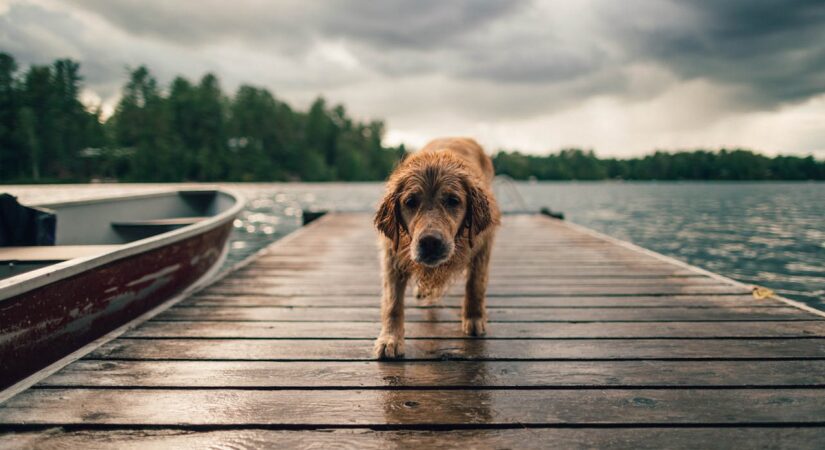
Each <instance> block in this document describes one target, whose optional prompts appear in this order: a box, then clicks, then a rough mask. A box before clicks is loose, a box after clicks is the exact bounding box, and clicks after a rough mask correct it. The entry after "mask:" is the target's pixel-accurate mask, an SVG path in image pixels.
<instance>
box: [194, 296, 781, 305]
mask: <svg viewBox="0 0 825 450" xmlns="http://www.w3.org/2000/svg"><path fill="white" fill-rule="evenodd" d="M379 302H380V299H378V298H376V297H374V296H365V295H362V296H343V295H333V296H315V297H312V296H267V295H232V296H230V295H213V294H209V293H203V294H197V295H194V296H192V297H190V298H189V299H187V300H185V301H183V302H181V303H179V305H180V306H239V307H243V306H290V307H295V306H299V307H330V306H333V307H342V308H343V307H347V308H363V307H368V308H374V307H376V306H377V305H378V304H379ZM407 303H408V304H407V305H406V307H407V308H416V307H419V306H421V305H422V304H421V302H418V301H417V300H416V299H414V298H412V296H411V299H410V300H409V301H408V302H407ZM459 304H460V300H459V299H458V298H457V297H447V298H444V299H442V300H441V301H440V302H439V303H437V304H436V305H444V306H448V307H457V306H458V305H459ZM428 306H429V305H428ZM487 306H488V307H490V308H505V307H506V308H523V307H534V308H539V307H541V308H594V307H606V308H646V307H667V306H675V307H684V308H724V307H742V306H757V307H783V308H787V307H788V305H787V304H786V303H782V302H780V301H779V300H776V299H772V298H767V299H763V300H759V301H757V300H755V299H754V298H753V296H751V295H708V296H701V295H682V296H666V295H662V296H618V297H583V296H582V297H537V296H531V297H516V296H514V297H490V298H488V299H487Z"/></svg>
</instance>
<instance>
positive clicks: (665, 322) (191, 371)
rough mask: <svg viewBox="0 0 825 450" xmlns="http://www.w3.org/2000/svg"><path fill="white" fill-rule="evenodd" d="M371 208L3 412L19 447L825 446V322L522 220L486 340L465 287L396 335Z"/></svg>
mask: <svg viewBox="0 0 825 450" xmlns="http://www.w3.org/2000/svg"><path fill="white" fill-rule="evenodd" d="M379 277H380V275H379V270H378V258H377V246H376V233H375V231H374V230H373V228H372V225H371V217H370V216H369V215H368V214H329V215H327V216H324V217H322V218H321V219H319V220H317V221H316V222H314V223H312V224H310V225H309V226H307V227H305V228H303V229H302V230H300V231H298V232H296V233H294V234H293V235H291V236H289V237H287V238H285V239H283V240H281V241H279V242H277V243H275V244H274V245H272V246H271V247H269V248H268V250H267V251H266V252H264V253H263V254H261V255H260V256H259V257H257V258H256V259H255V260H254V261H252V262H251V263H249V264H248V265H245V266H244V267H242V268H240V269H238V270H236V271H235V272H233V273H232V274H230V275H229V276H227V277H225V278H223V279H221V280H220V281H218V282H217V283H215V284H213V285H212V286H211V287H209V288H207V289H205V290H203V291H201V292H199V293H197V294H196V295H194V296H191V297H190V298H187V299H185V300H183V301H181V302H180V303H178V304H177V305H175V306H173V307H171V308H169V309H168V310H166V311H164V312H162V313H161V314H159V315H157V316H155V317H154V318H153V319H151V320H149V321H147V322H145V323H143V324H141V325H139V326H137V327H135V328H133V329H131V330H130V331H128V332H126V333H125V334H123V335H121V336H120V337H118V338H117V339H114V340H111V341H110V342H108V343H105V344H103V345H102V346H100V347H99V348H97V349H96V350H94V351H93V352H91V353H89V354H88V355H86V356H85V357H83V358H81V359H79V360H77V361H75V362H73V363H71V364H70V365H68V366H66V367H65V368H63V369H62V370H60V371H58V372H56V373H54V374H53V375H51V376H49V377H47V378H45V379H43V380H42V381H40V382H39V383H38V384H36V385H35V386H33V387H31V388H29V389H27V390H25V391H23V392H21V393H19V394H18V395H16V396H14V397H12V398H11V399H9V400H7V401H6V402H5V403H3V404H2V405H0V433H2V434H0V447H11V448H16V447H26V446H31V447H55V448H56V447H62V446H77V447H81V448H87V449H88V448H97V447H108V446H111V447H117V448H131V447H140V448H143V447H144V446H161V447H169V448H182V447H187V448H190V447H191V448H204V447H207V446H211V445H221V444H223V445H226V446H233V445H234V446H238V447H251V448H255V447H276V448H289V447H293V446H295V447H298V446H300V447H306V446H313V445H314V446H317V447H318V448H328V447H348V446H349V447H352V448H387V447H417V446H418V447H421V448H433V447H450V446H455V447H463V448H548V447H563V448H569V447H591V448H592V447H596V448H605V447H632V448H648V447H651V448H660V447H690V448H717V447H722V448H724V447H737V448H749V447H792V448H800V447H802V448H805V447H820V448H821V447H822V446H823V445H825V320H823V316H821V315H816V314H815V313H814V312H812V311H807V310H804V309H800V308H798V307H795V306H794V305H792V304H789V303H787V302H785V301H782V300H779V299H774V298H771V299H763V300H757V299H755V298H753V296H752V295H751V294H750V292H749V290H748V289H747V287H745V286H742V285H739V284H735V283H731V282H728V281H726V280H725V279H722V278H721V277H717V276H713V275H712V274H708V273H707V272H703V271H701V270H698V269H695V268H691V267H689V266H686V265H683V264H679V263H676V262H674V261H672V260H669V259H667V258H665V257H662V256H660V255H656V254H653V253H651V252H647V251H644V250H641V249H639V248H636V247H634V246H632V245H629V244H626V243H622V242H618V241H615V240H613V239H610V238H606V237H604V236H601V235H598V234H596V233H593V232H590V231H588V230H585V229H582V228H580V227H577V226H575V225H571V224H568V223H565V222H561V221H557V220H554V219H550V218H547V217H543V216H539V215H516V216H506V217H505V218H504V223H503V226H502V228H501V230H500V232H499V237H498V239H497V242H496V248H495V250H494V253H493V263H492V269H491V277H490V284H489V295H488V305H489V317H490V325H489V327H488V330H489V331H488V336H487V337H485V338H465V337H464V336H462V335H461V331H460V324H459V322H458V311H459V310H458V308H457V306H458V302H459V298H458V296H459V295H461V289H460V286H456V288H455V289H453V290H452V291H451V292H450V294H449V295H448V297H447V298H446V299H445V300H444V302H443V305H442V306H438V307H422V306H419V305H417V304H416V301H415V299H414V298H412V296H408V298H407V311H408V313H407V326H406V331H407V343H406V350H407V352H406V353H407V356H406V359H405V360H403V361H400V362H378V361H374V360H372V356H371V350H372V341H373V339H374V338H375V337H376V335H377V333H378V331H379V323H378V319H379V310H378V306H379V292H380V278H379Z"/></svg>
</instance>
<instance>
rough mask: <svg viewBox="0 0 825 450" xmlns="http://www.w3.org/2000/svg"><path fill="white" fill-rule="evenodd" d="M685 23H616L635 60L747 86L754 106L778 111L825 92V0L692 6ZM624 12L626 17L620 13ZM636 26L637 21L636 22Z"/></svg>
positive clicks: (738, 0) (734, 0)
mask: <svg viewBox="0 0 825 450" xmlns="http://www.w3.org/2000/svg"><path fill="white" fill-rule="evenodd" d="M683 5H687V6H688V7H689V8H690V9H689V11H688V12H689V14H687V17H686V18H687V20H685V22H684V23H683V24H681V26H671V27H663V28H657V29H654V30H639V29H634V28H632V27H631V26H628V25H630V24H627V23H622V22H621V21H616V22H614V24H615V26H616V27H617V29H618V30H619V31H620V32H621V33H620V36H621V37H622V41H623V42H625V43H626V44H627V45H628V46H629V48H628V51H630V52H632V54H631V57H634V58H641V59H646V60H650V61H654V62H656V63H658V64H662V65H664V66H666V67H667V68H669V69H670V70H672V71H673V72H674V73H676V74H677V75H679V76H681V77H683V78H687V79H691V78H707V79H710V80H715V81H718V82H721V83H725V84H730V85H734V86H739V87H741V88H743V89H744V90H745V92H744V93H743V95H742V98H741V100H742V101H743V102H745V103H748V104H749V105H743V106H749V107H773V106H776V105H777V104H781V103H784V102H793V101H799V100H804V99H806V98H808V97H810V96H812V95H815V94H818V93H822V92H824V91H825V2H823V1H821V0H807V1H800V0H790V1H787V0H783V1H744V0H725V1H710V0H697V1H692V2H686V3H684V4H683ZM616 14H617V15H618V14H619V12H616ZM631 24H632V23H631Z"/></svg>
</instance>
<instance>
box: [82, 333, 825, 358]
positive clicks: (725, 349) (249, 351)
mask: <svg viewBox="0 0 825 450" xmlns="http://www.w3.org/2000/svg"><path fill="white" fill-rule="evenodd" d="M376 331H377V329H376ZM372 344H373V340H372V339H347V340H330V339H251V340H250V339H126V338H121V339H118V340H116V341H112V342H109V343H107V344H105V345H103V346H101V347H100V348H98V349H97V350H95V351H94V352H92V353H91V354H89V356H88V358H93V359H107V358H116V359H214V360H239V361H246V360H249V361H254V360H294V361H302V360H303V361H307V360H364V361H369V360H373V359H374V357H373V355H372ZM405 345H406V356H405V359H407V360H416V359H418V360H460V359H469V360H495V359H512V360H521V359H524V360H530V359H559V360H561V359H568V360H578V359H600V360H602V359H604V360H610V359H672V360H676V359H708V358H714V359H754V358H759V359H799V358H825V339H819V338H811V339H686V340H681V339H575V340H569V339H506V340H501V339H410V340H408V341H407V342H406V344H405Z"/></svg>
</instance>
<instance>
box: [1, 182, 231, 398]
mask: <svg viewBox="0 0 825 450" xmlns="http://www.w3.org/2000/svg"><path fill="white" fill-rule="evenodd" d="M43 207H45V208H48V210H49V211H53V212H54V216H55V217H56V219H57V228H56V234H55V241H54V243H55V244H56V245H54V246H16V247H0V268H2V270H0V389H2V388H5V387H8V386H11V385H13V384H15V383H17V382H19V381H20V380H21V379H24V378H25V377H28V376H29V375H32V374H33V373H34V372H36V371H38V370H40V369H42V368H44V367H47V366H48V365H50V364H52V363H54V362H56V361H58V360H60V359H61V358H64V357H66V356H67V355H69V354H70V353H72V352H74V351H75V350H78V349H79V348H81V347H83V346H84V345H86V344H88V343H90V342H92V341H93V340H95V339H97V338H99V337H101V336H103V335H105V334H106V333H108V332H110V331H112V330H115V329H117V328H119V327H121V326H122V325H124V324H126V323H128V322H130V321H131V320H132V319H134V318H136V317H138V316H140V315H141V314H143V313H146V312H148V311H150V310H152V309H153V308H155V307H157V306H159V305H161V304H162V303H164V302H166V301H167V300H170V299H172V298H174V297H176V296H178V295H180V294H182V293H183V292H184V291H186V290H188V289H189V290H191V289H192V288H193V287H194V286H197V285H198V284H200V283H202V282H204V281H206V280H207V279H208V278H210V277H211V276H212V275H213V274H214V273H215V271H216V270H217V269H218V268H219V267H220V265H221V262H222V261H223V259H224V258H225V256H226V251H227V245H226V243H227V239H228V237H229V233H230V231H231V230H232V222H233V221H234V219H235V216H236V215H237V213H238V212H239V211H240V209H241V208H242V207H243V201H242V200H241V199H240V197H238V196H237V195H235V194H233V193H230V192H226V191H222V190H201V191H173V192H161V193H154V194H142V195H132V196H128V197H118V198H108V199H100V200H91V201H78V202H69V203H60V204H51V205H43Z"/></svg>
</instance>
